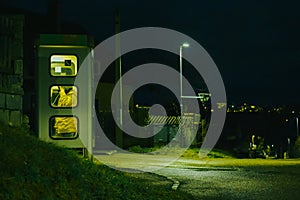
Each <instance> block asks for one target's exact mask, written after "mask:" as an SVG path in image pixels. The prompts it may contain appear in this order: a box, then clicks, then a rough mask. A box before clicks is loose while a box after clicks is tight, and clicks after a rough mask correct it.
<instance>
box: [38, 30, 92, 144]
mask: <svg viewBox="0 0 300 200" xmlns="http://www.w3.org/2000/svg"><path fill="white" fill-rule="evenodd" d="M35 50H36V56H37V63H36V73H37V79H38V80H37V84H36V89H37V95H36V96H37V99H36V102H37V109H36V112H37V113H36V116H37V117H36V119H37V122H38V123H37V124H38V125H37V128H36V130H37V132H38V135H39V138H40V139H41V140H44V141H46V142H51V143H55V144H57V145H60V146H64V147H68V148H91V149H92V139H91V138H92V137H93V136H92V121H93V116H92V108H93V100H92V86H93V84H92V81H93V76H92V72H93V57H92V53H91V51H92V42H91V41H90V39H89V38H88V37H87V36H85V35H57V34H51V35H40V37H39V39H38V40H37V42H36V45H35ZM84 60H86V61H88V62H85V63H88V65H89V66H88V67H87V70H88V71H87V73H85V74H86V75H85V76H87V77H85V78H86V80H89V81H90V82H86V84H84V85H75V80H76V77H78V73H79V69H80V65H81V63H82V62H83V61H84ZM83 140H85V142H84V143H83V142H82V141H83ZM86 142H88V143H87V144H88V147H87V144H86ZM84 144H85V145H84Z"/></svg>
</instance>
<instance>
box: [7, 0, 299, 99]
mask: <svg viewBox="0 0 300 200" xmlns="http://www.w3.org/2000/svg"><path fill="white" fill-rule="evenodd" d="M47 2H48V1H47V0H39V1H36V0H26V1H23V0H9V1H8V0H7V1H6V4H7V5H10V6H12V7H16V8H23V9H26V10H29V11H32V12H36V13H40V14H45V13H46V12H47V5H48V4H47ZM76 2H81V3H76ZM85 2H88V3H85ZM116 8H118V9H119V11H120V14H121V30H122V31H124V30H128V29H131V28H137V27H144V26H158V27H165V28H170V29H174V30H177V31H180V32H182V33H184V34H186V35H188V36H190V37H192V38H194V39H195V40H196V41H198V42H199V43H200V44H201V45H202V46H203V47H204V48H205V49H206V50H207V51H208V53H209V54H210V55H211V57H212V58H213V59H214V61H215V62H216V64H217V66H218V68H219V70H220V72H221V75H222V77H223V80H224V83H225V87H226V90H227V96H228V100H229V101H230V102H234V103H241V102H244V101H246V102H249V103H256V104H260V105H265V104H287V105H288V104H299V103H300V84H299V74H300V47H299V45H300V12H299V8H300V1H296V0H295V1H289V0H288V1H277V0H275V1H274V0H273V1H271V0H267V1H263V0H260V1H259V0H252V1H241V0H236V1H234V0H207V1H201V0H193V1H188V0H186V1H182V0H181V1H179V0H172V1H168V0H160V1H157V0H152V1H141V0H126V1H125V0H124V1H108V0H106V1H102V0H90V1H74V0H61V15H62V16H61V17H62V20H63V21H69V22H77V23H80V24H82V25H83V26H84V27H85V29H86V30H87V31H88V32H90V33H91V35H93V36H94V37H95V38H96V40H97V41H99V42H101V41H103V40H104V39H106V38H107V37H109V36H112V35H113V34H114V25H113V16H114V11H115V9H116ZM187 53H188V52H187Z"/></svg>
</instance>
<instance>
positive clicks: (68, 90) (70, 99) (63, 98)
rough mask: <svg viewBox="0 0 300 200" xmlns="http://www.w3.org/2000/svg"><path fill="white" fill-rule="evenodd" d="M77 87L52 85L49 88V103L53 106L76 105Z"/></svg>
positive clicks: (70, 106) (68, 106)
mask: <svg viewBox="0 0 300 200" xmlns="http://www.w3.org/2000/svg"><path fill="white" fill-rule="evenodd" d="M77 94H78V89H77V87H76V86H74V85H53V86H51V88H50V105H51V107H54V108H72V107H76V106H77V102H78V100H77Z"/></svg>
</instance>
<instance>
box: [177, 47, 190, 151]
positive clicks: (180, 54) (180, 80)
mask: <svg viewBox="0 0 300 200" xmlns="http://www.w3.org/2000/svg"><path fill="white" fill-rule="evenodd" d="M189 46H190V45H189V43H186V42H185V43H183V44H182V45H180V47H179V74H180V77H179V82H180V86H179V87H180V119H181V123H182V122H183V114H184V113H183V104H182V96H183V95H182V49H183V48H188V47H189ZM180 134H181V137H182V138H183V131H182V126H181V130H180ZM181 142H182V145H183V141H181Z"/></svg>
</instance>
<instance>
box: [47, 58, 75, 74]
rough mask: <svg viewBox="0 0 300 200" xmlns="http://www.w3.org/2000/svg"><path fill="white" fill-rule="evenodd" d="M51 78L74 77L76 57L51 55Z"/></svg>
mask: <svg viewBox="0 0 300 200" xmlns="http://www.w3.org/2000/svg"><path fill="white" fill-rule="evenodd" d="M50 62H51V65H50V66H51V70H50V71H51V75H52V76H76V74H77V65H78V64H77V57H76V56H74V55H52V56H51V59H50Z"/></svg>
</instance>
